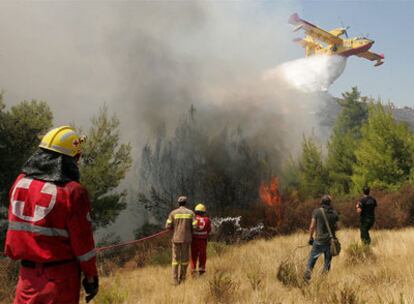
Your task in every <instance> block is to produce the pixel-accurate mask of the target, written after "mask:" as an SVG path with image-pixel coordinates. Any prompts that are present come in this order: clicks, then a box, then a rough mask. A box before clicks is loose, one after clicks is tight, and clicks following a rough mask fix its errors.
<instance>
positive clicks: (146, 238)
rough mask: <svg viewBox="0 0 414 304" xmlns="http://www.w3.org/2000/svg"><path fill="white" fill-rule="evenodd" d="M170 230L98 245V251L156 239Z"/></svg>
mask: <svg viewBox="0 0 414 304" xmlns="http://www.w3.org/2000/svg"><path fill="white" fill-rule="evenodd" d="M168 232H169V230H163V231H160V232H158V233H155V234H153V235H150V236H146V237H144V238H142V239H138V240H133V241H129V242H125V243H122V244H115V245H109V246H103V247H98V248H96V252H97V253H99V252H102V251H106V250H110V249H114V248H119V247H124V246H127V245H132V244H136V243H140V242H144V241H148V240H151V239H155V238H157V237H159V236H162V235H164V234H167V233H168Z"/></svg>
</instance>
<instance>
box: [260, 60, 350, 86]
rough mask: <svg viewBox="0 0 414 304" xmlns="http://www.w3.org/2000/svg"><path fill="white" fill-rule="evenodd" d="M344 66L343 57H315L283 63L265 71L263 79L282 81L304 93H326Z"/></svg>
mask: <svg viewBox="0 0 414 304" xmlns="http://www.w3.org/2000/svg"><path fill="white" fill-rule="evenodd" d="M345 66H346V58H345V57H342V56H329V55H315V56H310V57H306V58H301V59H297V60H293V61H289V62H286V63H283V64H281V65H279V66H277V67H276V68H274V69H271V70H268V71H266V72H265V73H264V75H263V78H264V79H265V80H272V79H278V80H283V81H285V82H286V83H287V84H288V85H290V86H291V87H292V88H294V89H297V90H300V91H302V92H305V93H312V92H320V91H328V88H329V87H330V86H331V85H332V83H333V82H334V81H335V80H336V79H338V77H339V76H341V74H342V73H343V71H344V69H345Z"/></svg>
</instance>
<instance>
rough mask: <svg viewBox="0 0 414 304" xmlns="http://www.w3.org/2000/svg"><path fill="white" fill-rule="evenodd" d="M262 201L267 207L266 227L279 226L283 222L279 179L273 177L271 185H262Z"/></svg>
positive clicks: (260, 191) (260, 192)
mask: <svg viewBox="0 0 414 304" xmlns="http://www.w3.org/2000/svg"><path fill="white" fill-rule="evenodd" d="M259 194H260V199H261V200H262V202H263V203H264V204H265V205H266V209H265V214H266V225H268V226H278V225H279V224H280V223H281V220H282V199H281V196H280V192H279V179H278V178H277V177H272V178H271V179H270V182H269V183H265V182H262V183H261V185H260V190H259Z"/></svg>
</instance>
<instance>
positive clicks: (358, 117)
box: [284, 87, 414, 199]
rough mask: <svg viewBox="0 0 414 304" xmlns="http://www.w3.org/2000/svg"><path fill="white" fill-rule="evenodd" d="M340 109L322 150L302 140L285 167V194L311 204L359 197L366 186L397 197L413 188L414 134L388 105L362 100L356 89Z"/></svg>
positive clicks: (313, 142) (341, 102) (315, 142)
mask: <svg viewBox="0 0 414 304" xmlns="http://www.w3.org/2000/svg"><path fill="white" fill-rule="evenodd" d="M338 103H339V105H340V107H341V111H340V113H339V115H338V117H337V119H336V121H335V124H334V126H333V129H332V131H331V136H330V138H329V140H328V142H327V143H326V145H322V144H321V143H319V142H318V139H317V138H315V137H314V136H308V137H304V138H303V142H302V152H301V155H300V156H299V157H298V158H297V159H291V160H290V161H289V162H288V164H287V165H286V167H285V170H284V177H285V179H284V181H285V187H286V191H288V192H294V191H296V192H297V193H298V194H299V196H300V198H301V199H309V198H316V197H319V196H320V195H322V194H324V193H331V194H334V195H336V196H343V195H347V194H356V193H360V191H361V189H362V187H363V186H365V185H367V186H370V187H372V188H375V189H378V190H385V191H396V190H398V189H400V187H401V186H403V185H404V184H407V183H412V182H413V177H414V169H413V165H414V133H413V131H412V130H410V128H409V127H408V125H407V124H406V123H404V122H398V121H396V120H395V119H394V117H393V114H392V105H391V104H388V105H387V104H386V105H384V104H383V103H382V102H381V100H380V99H379V100H374V99H370V98H367V97H361V94H360V92H359V91H358V89H357V88H356V87H354V88H352V90H351V91H350V92H346V93H344V94H342V98H341V99H339V100H338Z"/></svg>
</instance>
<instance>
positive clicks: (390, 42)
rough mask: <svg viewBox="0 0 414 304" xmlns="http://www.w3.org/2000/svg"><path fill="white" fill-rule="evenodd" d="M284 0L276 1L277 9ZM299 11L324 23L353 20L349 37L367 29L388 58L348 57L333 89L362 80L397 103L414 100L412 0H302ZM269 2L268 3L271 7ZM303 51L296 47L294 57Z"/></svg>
mask: <svg viewBox="0 0 414 304" xmlns="http://www.w3.org/2000/svg"><path fill="white" fill-rule="evenodd" d="M280 3H281V2H272V4H271V5H270V6H273V9H277V6H278V5H279V4H280ZM296 6H297V12H298V13H299V15H300V16H301V17H302V18H303V19H306V20H308V21H310V22H312V23H314V24H316V25H318V26H320V27H322V28H324V29H333V28H336V27H340V26H341V20H342V21H343V23H344V25H349V26H350V27H351V28H350V29H349V30H348V33H349V35H350V37H353V36H360V35H364V36H365V35H366V34H367V33H368V34H369V38H370V39H373V40H375V44H374V45H373V47H372V48H371V50H372V51H374V52H378V53H383V54H384V55H385V63H384V64H383V65H382V66H379V67H374V66H373V63H372V62H369V61H367V60H363V59H360V58H357V57H351V58H349V59H348V64H347V67H346V69H345V72H344V74H343V75H342V76H341V77H340V78H339V79H338V80H337V81H336V83H335V84H334V85H333V86H332V88H331V89H330V91H331V92H332V94H333V95H335V96H338V95H340V94H341V92H344V91H346V90H349V89H350V88H351V87H352V86H358V88H359V89H360V91H361V92H362V93H363V95H366V96H372V97H378V96H380V97H381V98H382V99H383V100H384V101H388V100H390V101H392V102H393V103H394V104H396V105H397V106H413V105H414V96H413V95H414V91H413V89H414V77H413V74H412V73H413V69H414V33H413V30H414V1H300V2H299V3H298V4H297V5H296ZM269 8H270V7H269ZM301 54H302V55H303V49H301V48H299V47H298V50H297V53H296V51H295V53H294V54H292V57H293V56H294V57H297V56H300V55H301Z"/></svg>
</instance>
